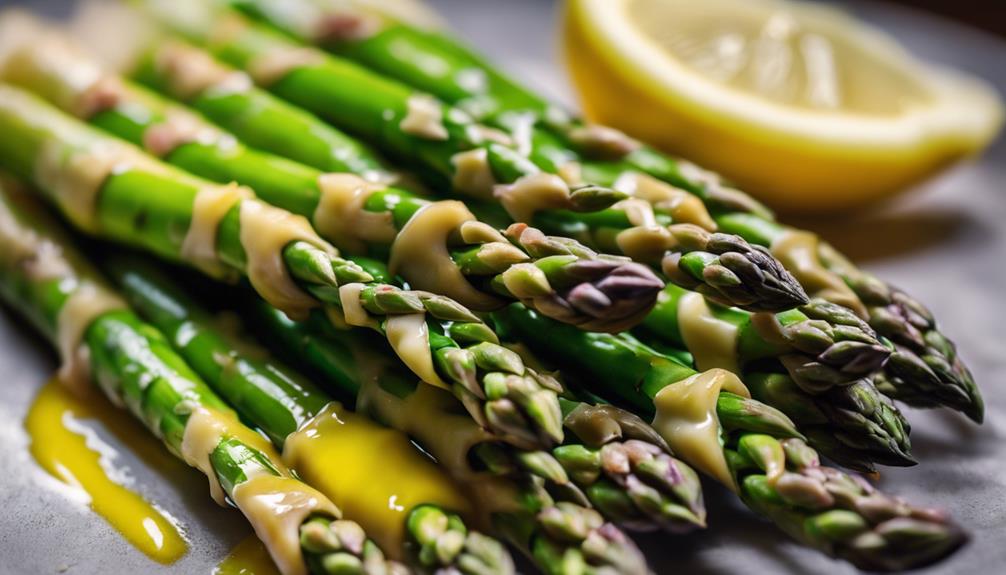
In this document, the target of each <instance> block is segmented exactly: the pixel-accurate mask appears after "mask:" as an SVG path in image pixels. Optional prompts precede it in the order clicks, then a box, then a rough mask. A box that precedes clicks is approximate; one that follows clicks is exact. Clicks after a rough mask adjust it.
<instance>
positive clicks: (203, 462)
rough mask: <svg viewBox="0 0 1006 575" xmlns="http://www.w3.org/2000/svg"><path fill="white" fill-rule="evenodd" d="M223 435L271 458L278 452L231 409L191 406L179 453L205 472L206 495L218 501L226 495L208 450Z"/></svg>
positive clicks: (224, 498)
mask: <svg viewBox="0 0 1006 575" xmlns="http://www.w3.org/2000/svg"><path fill="white" fill-rule="evenodd" d="M226 437H234V438H237V439H239V440H240V441H241V442H242V443H245V444H247V445H250V446H251V447H254V448H255V449H257V450H259V451H261V452H262V453H263V454H264V455H266V456H267V457H269V459H270V460H271V461H279V460H280V459H279V454H278V453H276V451H275V450H274V449H273V447H272V444H271V443H269V442H268V441H266V440H265V438H264V437H262V436H261V435H259V434H257V433H255V432H254V431H252V430H251V429H249V428H248V427H246V426H245V425H244V424H243V423H241V422H240V421H238V418H237V417H236V416H235V415H234V414H233V413H226V412H222V411H217V410H215V409H211V408H208V407H203V406H197V407H195V408H194V409H193V411H192V413H190V414H189V419H188V421H187V422H186V424H185V433H184V435H183V436H182V446H181V456H182V459H183V460H184V461H185V462H186V463H188V464H189V465H191V466H192V467H195V468H196V469H198V470H199V471H202V472H203V474H204V475H206V477H207V479H209V482H210V495H212V496H213V500H214V501H216V502H217V503H219V504H220V505H226V504H227V497H226V494H225V493H224V490H223V487H221V485H220V480H219V479H218V478H217V474H216V472H215V471H214V470H213V464H212V463H211V462H210V454H211V453H213V450H214V449H216V447H217V446H218V445H220V441H222V440H223V439H224V438H226Z"/></svg>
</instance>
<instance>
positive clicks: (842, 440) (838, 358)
mask: <svg viewBox="0 0 1006 575" xmlns="http://www.w3.org/2000/svg"><path fill="white" fill-rule="evenodd" d="M164 45H165V46H168V48H162V51H158V50H155V51H154V54H161V53H163V50H167V51H168V54H169V55H170V56H171V57H172V58H173V61H174V62H176V64H175V65H173V66H160V67H159V66H155V65H154V64H152V63H151V62H154V61H157V60H158V59H159V58H158V57H156V56H148V57H147V58H145V60H144V61H146V62H147V65H142V66H140V68H139V71H138V72H137V73H136V75H137V76H138V77H139V78H141V79H144V81H145V83H147V84H148V85H151V86H154V87H157V88H158V89H161V90H167V91H172V89H171V86H172V85H175V84H177V83H178V82H179V77H178V76H177V72H171V70H183V69H187V66H186V65H183V64H182V62H190V61H195V62H200V64H199V67H200V68H202V69H211V70H214V75H215V76H220V77H233V74H236V73H237V72H236V71H233V70H223V69H221V65H220V64H219V63H216V62H214V61H213V60H212V59H211V58H210V57H209V56H207V55H206V54H205V53H202V52H200V51H198V50H196V49H194V48H192V47H190V46H185V45H183V44H179V43H177V42H173V43H170V44H164ZM30 50H31V51H30V52H27V53H23V54H22V55H21V57H20V58H17V59H15V60H14V64H13V65H11V66H9V67H8V68H9V70H10V71H9V72H8V73H7V76H8V77H10V78H12V79H14V80H16V81H18V82H20V83H22V84H24V85H28V86H32V87H35V88H36V89H37V90H38V91H39V92H41V93H43V94H45V95H47V96H48V97H49V99H50V100H52V101H55V102H59V97H58V96H59V95H60V94H64V93H87V90H84V89H82V88H79V87H78V88H76V92H74V88H73V87H72V86H71V85H70V79H71V78H74V77H75V75H74V74H72V73H71V71H72V70H74V69H77V68H79V67H80V66H81V64H79V62H80V61H81V57H80V56H74V55H72V54H68V53H67V51H66V49H65V48H64V49H60V48H59V47H58V46H56V47H48V48H47V47H45V46H33V47H32V48H31V49H30ZM161 59H163V58H161ZM74 62H78V65H77V66H74V65H72V64H73V63H74ZM85 62H86V60H85ZM95 75H96V76H98V74H95ZM114 85H115V86H117V87H116V89H115V92H114V98H108V101H107V103H106V105H105V106H104V107H103V109H102V110H101V111H99V112H97V113H95V114H94V115H93V116H92V121H93V122H94V123H95V124H97V125H99V126H103V127H105V128H106V129H107V130H109V131H111V132H113V133H116V134H118V135H120V136H122V137H125V138H128V139H131V140H133V141H134V142H137V143H142V142H145V141H148V140H150V139H151V138H147V137H145V135H146V134H149V133H151V132H154V133H157V130H159V129H160V128H161V127H162V126H163V125H164V121H163V118H165V117H169V116H174V117H179V116H184V117H186V118H187V120H186V124H187V125H188V126H189V127H190V128H189V129H188V133H190V134H191V133H206V134H211V135H215V134H217V131H216V130H217V129H216V128H214V127H212V126H210V125H208V124H207V123H206V122H205V121H204V120H201V119H200V118H198V117H196V116H194V115H192V113H191V112H185V111H182V110H181V109H179V108H177V107H172V106H171V105H169V104H167V103H165V102H164V101H163V100H159V99H157V97H156V96H154V95H153V94H149V93H143V92H140V91H138V90H137V89H136V88H135V87H130V86H128V85H126V84H124V83H123V81H122V80H121V79H117V78H116V79H114ZM207 92H208V93H209V94H210V96H209V97H212V95H213V94H214V91H213V90H208V91H207ZM205 98H206V97H200V98H197V99H196V102H197V103H198V102H200V101H203V100H204V99H205ZM227 98H228V100H229V101H230V105H229V109H230V110H231V111H230V112H228V113H225V114H224V113H220V112H219V111H214V110H216V108H217V107H215V106H207V105H204V106H202V108H203V109H206V110H207V111H209V113H211V114H212V116H213V117H214V118H215V119H216V120H217V121H218V122H219V123H220V124H221V125H222V126H223V127H225V128H231V129H233V130H234V131H235V132H237V133H239V134H245V133H248V132H249V130H247V129H243V127H245V126H247V125H249V124H250V125H253V126H255V129H254V130H253V132H254V136H253V138H254V140H255V141H257V142H258V143H260V144H261V145H263V146H268V147H269V148H270V149H274V150H277V151H280V150H282V149H283V142H285V141H286V139H287V138H288V135H287V134H285V133H284V132H285V128H284V125H283V124H281V123H275V122H273V123H269V122H266V119H267V118H270V117H277V116H280V115H282V114H284V113H286V114H288V115H295V116H296V117H297V119H298V125H301V126H305V127H310V128H311V129H310V130H307V131H308V132H310V133H314V132H318V133H324V132H325V131H326V130H328V131H330V130H331V128H329V127H327V126H325V125H324V124H323V123H321V122H320V121H319V120H318V119H316V118H313V117H311V116H309V115H307V114H304V113H303V112H295V111H294V110H293V109H291V108H290V107H289V106H288V105H285V104H283V103H282V102H279V101H277V100H276V99H274V98H271V97H270V96H269V95H268V94H265V93H263V92H260V91H258V90H256V89H254V88H250V87H247V88H245V89H243V90H242V91H241V92H240V93H237V94H231V93H228V94H227ZM73 100H76V98H74V99H71V101H73ZM64 107H66V108H68V109H73V108H74V106H72V105H69V104H64ZM234 110H240V113H236V112H235V111H234ZM137 111H143V112H144V113H143V114H138V113H137ZM340 138H341V140H340V141H351V140H348V137H347V136H340ZM330 140H333V141H334V140H335V139H334V138H331V139H330ZM148 144H149V142H148ZM222 146H223V147H224V149H225V151H224V152H221V151H220V148H221V147H222ZM150 147H151V145H148V148H150ZM152 147H153V148H154V149H155V150H156V149H157V146H156V145H154V146H152ZM360 149H363V148H362V146H361V145H353V146H347V147H342V148H338V149H333V150H332V154H331V155H333V156H339V157H341V158H343V159H344V160H345V161H349V162H351V163H352V164H354V165H367V164H369V163H371V162H368V161H367V160H366V158H361V159H360V160H359V161H357V160H354V154H355V153H356V152H357V151H358V150H360ZM249 155H253V157H254V158H255V159H256V160H257V161H255V162H249V161H247V159H246V158H247V156H249ZM166 159H167V160H168V161H170V162H172V163H175V164H177V165H179V166H181V167H185V168H188V169H190V170H192V171H194V172H196V173H198V174H199V175H203V176H205V177H207V178H210V179H216V180H218V181H220V182H222V183H223V182H227V181H230V180H231V179H234V180H236V181H237V182H238V183H241V184H246V185H249V186H251V187H253V188H254V189H255V190H256V191H257V192H258V193H259V195H260V196H261V197H263V198H265V199H267V200H269V201H271V202H273V203H275V204H277V205H280V206H282V207H285V208H288V209H291V210H295V211H299V212H300V213H301V214H302V215H305V216H310V217H312V218H313V219H314V221H315V222H316V226H317V227H319V229H322V230H326V231H327V232H328V233H327V235H328V237H330V238H332V239H335V240H336V241H337V242H338V243H339V244H340V247H348V248H349V249H350V250H354V248H355V251H357V252H360V251H364V249H363V248H362V247H361V246H369V247H370V250H369V252H370V253H372V254H373V255H381V254H382V253H386V250H381V249H379V246H378V249H376V250H375V242H373V241H370V242H364V240H365V239H367V238H368V236H366V235H364V234H360V233H359V232H358V231H357V232H355V234H356V235H355V236H354V231H353V226H352V225H348V222H349V221H354V220H360V221H367V220H368V219H371V218H375V217H384V218H386V219H390V220H392V221H394V220H396V219H397V220H402V219H406V218H412V217H414V215H415V214H416V213H417V212H418V211H419V210H422V209H424V208H425V207H426V206H428V203H426V202H425V200H422V199H419V198H416V197H415V196H414V195H412V194H409V193H408V192H404V191H401V190H395V189H376V186H372V187H371V189H370V190H369V192H368V193H369V195H368V196H367V201H366V202H365V203H362V204H358V205H357V206H356V210H357V214H358V215H357V216H356V217H355V218H347V217H343V218H341V219H339V220H338V222H339V223H342V224H344V225H341V226H333V225H332V224H331V222H332V220H333V218H332V217H331V216H329V215H327V214H328V211H331V209H332V206H331V205H328V204H325V203H319V202H317V201H308V202H307V204H305V202H303V201H299V200H300V199H301V198H302V197H303V196H305V195H306V196H308V197H309V198H314V197H316V196H318V195H319V192H318V191H317V189H316V188H317V185H316V182H317V181H318V180H319V179H320V178H323V177H324V176H320V175H319V174H317V173H315V172H312V171H311V170H310V169H309V168H307V167H306V166H298V165H296V164H293V163H291V162H290V161H285V160H283V159H281V158H278V157H275V156H269V155H267V154H264V153H257V152H251V151H249V150H246V149H244V148H241V147H240V145H238V144H235V143H233V142H231V141H229V140H227V141H226V143H221V137H219V136H217V137H212V138H210V141H209V142H206V141H198V140H197V141H194V142H184V143H181V144H179V146H178V148H177V149H175V150H173V151H172V152H171V153H169V154H168V155H167V156H166ZM304 174H307V177H306V178H305V177H303V175H304ZM364 175H365V174H364ZM342 179H345V178H342ZM354 181H355V180H354ZM357 183H359V182H357ZM417 206H422V207H418V208H417ZM452 206H453V204H452ZM325 208H328V210H327V211H326V209H325ZM450 211H456V209H454V208H450ZM427 215H431V214H429V213H427ZM409 221H411V219H410V220H409ZM318 222H320V224H319V223H318ZM405 225H408V222H406V224H405ZM514 234H519V236H520V238H521V239H520V240H519V241H517V240H515V243H519V244H520V245H522V246H524V247H525V248H530V247H531V246H535V247H534V249H528V251H529V252H532V253H535V254H556V253H558V254H562V256H564V258H562V259H560V260H559V261H570V263H571V264H575V262H574V261H571V260H570V259H569V258H573V257H575V256H574V255H573V254H588V256H589V257H594V256H593V254H592V252H590V251H589V250H587V249H586V248H583V247H582V246H579V245H578V244H577V243H576V242H575V241H573V240H570V239H566V238H561V237H552V238H545V237H542V236H541V235H540V234H537V233H536V232H535V231H534V230H532V229H528V228H526V227H524V226H522V225H511V226H510V228H508V235H511V236H513V235H514ZM454 235H459V234H454ZM357 236H363V237H357ZM370 237H371V238H372V236H370ZM438 238H439V236H438ZM439 241H440V240H439V239H438V240H437V242H438V243H439ZM420 245H423V244H420ZM490 245H497V246H498V245H502V244H500V243H499V242H497V243H495V244H490ZM482 249H483V248H479V250H480V253H481V250H482ZM375 252H376V253H375ZM570 252H573V253H572V254H571V253H570ZM555 257H556V256H555V255H551V256H548V257H546V258H545V259H547V260H552V261H554V260H553V258H555ZM474 259H475V258H473V257H470V256H461V255H459V256H456V257H455V258H454V259H453V261H452V260H448V259H443V258H441V260H440V261H439V262H437V263H439V264H440V265H439V267H437V268H436V269H437V271H438V273H439V274H442V275H443V274H445V272H452V273H454V274H455V275H456V272H453V270H452V269H451V268H453V267H454V266H457V267H458V268H459V269H461V273H462V275H467V276H468V277H472V274H466V273H465V271H466V270H469V271H475V272H478V271H482V272H484V271H485V270H487V269H492V270H496V271H498V270H499V267H498V266H497V267H490V266H489V265H488V263H487V262H486V260H485V258H484V257H482V258H478V261H477V262H475V261H473V260H474ZM519 266H520V264H517V266H512V267H511V271H512V269H513V267H519ZM426 267H428V266H426ZM426 272H427V273H428V270H426ZM504 273H509V271H508V272H504ZM413 277H415V276H414V275H413V276H410V277H409V278H408V279H412V278H413ZM437 287H438V289H439V290H441V291H442V290H444V289H445V287H444V284H443V283H441V284H439V285H438V286H437ZM668 289H669V290H670V291H668V292H665V293H664V294H663V295H662V297H663V299H662V301H661V303H660V304H658V305H659V310H660V311H659V313H658V312H657V311H656V310H655V311H654V312H652V313H650V314H648V315H647V319H646V324H648V325H649V324H666V325H667V329H670V330H672V331H674V332H676V330H677V327H676V324H675V318H676V314H675V313H674V312H672V311H671V310H672V308H673V309H676V307H675V306H676V305H677V304H676V302H677V299H668V297H667V296H668V293H672V292H673V288H668ZM449 293H452V294H457V293H458V291H457V290H452V291H451V292H449ZM459 295H461V296H462V297H464V295H465V294H464V293H460V294H459ZM471 299H472V298H468V299H466V300H464V301H471ZM669 302H670V303H671V305H668V304H669ZM473 303H475V304H478V303H479V300H477V299H476V301H474V302H473ZM539 303H541V301H539ZM825 310H826V311H825ZM549 311H552V312H553V313H550V314H549V315H551V316H552V317H556V316H561V315H564V314H562V313H555V311H556V310H555V308H549ZM804 311H805V312H807V313H810V314H812V315H813V316H814V318H815V321H814V322H813V323H812V324H811V323H805V322H803V321H801V322H800V323H799V325H797V326H791V327H790V328H789V329H788V330H787V331H786V333H787V334H790V335H789V336H787V337H788V339H787V340H786V341H785V342H783V343H781V344H777V345H774V346H769V347H768V350H765V349H761V350H759V352H758V353H760V354H761V356H766V355H769V356H772V355H782V356H784V357H785V360H786V361H785V364H786V366H787V367H788V368H789V369H790V372H791V373H792V374H793V375H794V377H795V378H796V381H798V382H800V383H802V384H804V385H805V386H811V382H813V389H811V390H810V391H811V392H813V393H820V392H821V391H823V390H829V393H830V394H831V395H832V399H831V400H828V401H835V402H837V403H838V404H839V405H841V406H842V407H841V409H837V410H836V409H832V408H830V406H829V405H828V404H827V401H820V402H818V403H819V404H820V405H821V407H822V408H813V409H810V408H808V407H807V406H806V405H805V404H807V403H813V402H814V399H813V398H805V399H804V400H803V401H802V402H797V401H796V400H792V399H791V400H789V401H783V399H784V398H781V397H780V396H779V394H778V393H776V394H775V395H774V396H773V397H769V395H768V394H767V393H766V394H763V395H760V398H762V399H766V400H771V402H774V403H773V405H784V406H786V407H787V408H788V409H787V413H788V414H790V415H791V416H794V417H796V418H797V420H798V421H800V422H801V423H805V424H807V425H814V426H815V427H816V429H817V430H818V431H820V433H814V434H812V437H813V443H814V445H815V447H818V448H820V449H822V450H824V451H825V452H826V453H827V454H828V455H829V456H831V457H834V458H841V461H842V462H843V463H846V464H852V465H854V466H855V467H857V468H859V469H868V468H870V465H871V463H872V462H874V461H876V462H882V463H888V464H897V465H904V464H911V463H912V462H913V461H912V460H911V458H910V456H909V454H908V452H909V445H908V438H907V433H906V430H907V427H908V426H907V424H906V423H905V422H904V421H903V418H902V417H901V415H900V413H898V411H897V409H896V408H895V407H894V406H893V405H891V404H890V402H886V401H884V400H881V399H879V393H878V392H877V391H876V390H875V387H874V384H873V381H872V380H866V379H863V377H860V376H866V375H867V374H869V373H870V372H872V371H873V370H874V368H876V367H877V366H878V365H880V364H882V363H883V361H884V360H886V358H887V356H888V351H887V349H886V348H884V347H881V346H880V345H879V344H877V342H876V340H875V339H874V336H873V334H872V332H870V330H869V328H865V326H862V325H856V324H857V322H856V321H853V320H852V319H851V318H849V317H847V315H848V314H842V313H839V312H837V311H836V310H835V309H833V308H830V307H829V306H828V305H826V304H823V303H820V302H815V303H813V304H808V306H805V308H804ZM546 313H548V312H546ZM786 317H787V318H790V319H787V321H797V320H799V318H803V319H804V320H805V319H807V318H806V316H805V314H803V313H790V314H789V315H788V316H786ZM565 319H566V320H567V321H568V320H570V318H569V317H568V316H566V317H565ZM837 322H843V323H844V325H838V324H837ZM850 322H851V323H852V324H853V325H850ZM569 323H577V322H575V321H569ZM623 323H624V322H623ZM707 323H708V322H707ZM858 323H860V324H861V323H862V322H858ZM579 325H580V326H581V327H584V324H582V323H581V324H579ZM608 327H613V324H612V323H611V322H608ZM864 328H865V331H864ZM824 332H829V333H827V334H826V333H824ZM867 332H870V333H867ZM822 335H823V336H824V338H822V337H821V336H822ZM828 337H832V338H834V337H838V338H839V340H840V341H838V342H836V341H825V340H826V338H828ZM749 339H750V338H749ZM871 342H872V343H871ZM808 346H810V349H809V348H808ZM764 347H765V346H763V348H764ZM808 353H810V354H811V355H809V356H808V355H806V354H808ZM737 363H738V364H740V363H743V362H737ZM844 364H848V365H845V366H844V367H842V366H843V365H844ZM834 366H837V367H840V368H841V369H840V370H839V369H833V367H834ZM709 367H727V366H726V365H712V364H710V365H709ZM853 376H855V377H853ZM853 381H857V385H855V386H852V385H850V384H851V383H852V382H853ZM838 384H842V385H839V386H838V387H837V388H835V389H834V390H831V389H830V388H832V387H833V386H836V385H838ZM797 406H799V409H797ZM832 431H837V432H838V434H837V435H836V436H833V435H832V434H831V433H830V432H832ZM836 437H837V438H838V439H837V442H836V439H835V438H836ZM843 444H844V445H847V446H852V448H853V449H855V450H858V451H859V453H858V457H856V458H855V459H852V458H850V457H849V456H848V455H847V454H843V453H841V450H840V449H839V447H840V446H841V445H843Z"/></svg>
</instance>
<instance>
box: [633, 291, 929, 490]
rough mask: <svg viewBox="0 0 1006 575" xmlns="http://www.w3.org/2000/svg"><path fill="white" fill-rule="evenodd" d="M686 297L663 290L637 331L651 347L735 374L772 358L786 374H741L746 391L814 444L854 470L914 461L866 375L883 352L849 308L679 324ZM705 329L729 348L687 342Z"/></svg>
mask: <svg viewBox="0 0 1006 575" xmlns="http://www.w3.org/2000/svg"><path fill="white" fill-rule="evenodd" d="M687 297H688V295H687V293H686V292H684V291H683V290H682V289H681V288H678V287H675V286H668V287H666V288H665V289H664V291H663V293H662V295H661V298H660V301H659V303H658V304H657V306H656V307H655V308H654V310H653V312H651V313H650V315H649V316H648V317H647V320H646V322H645V323H644V324H643V325H642V326H641V328H640V329H639V330H638V335H639V336H640V337H641V338H642V339H643V340H644V341H648V342H651V343H654V344H655V345H657V346H658V347H660V346H671V347H674V348H684V349H691V350H693V351H694V352H695V353H694V356H695V363H696V365H697V366H698V367H699V369H709V368H712V367H724V368H727V369H730V370H731V371H734V372H736V373H738V374H742V373H746V372H747V371H748V370H749V369H752V367H753V369H755V370H757V369H758V366H759V365H763V364H764V363H765V362H766V360H769V359H778V360H780V361H781V363H782V365H783V366H784V367H785V368H786V370H787V372H788V373H789V377H782V376H779V377H774V378H772V379H770V380H759V381H758V384H755V383H753V382H752V378H751V377H748V378H747V379H748V380H749V383H751V385H750V388H751V392H752V394H753V396H754V397H755V398H756V399H758V400H759V401H763V402H765V403H767V404H769V405H771V406H773V407H776V408H778V409H780V410H782V411H783V412H784V413H785V414H786V415H788V416H789V417H791V418H792V419H793V420H794V421H795V422H796V423H797V424H798V425H799V426H800V429H801V431H803V432H804V433H805V434H807V435H808V437H809V438H810V444H811V445H812V446H813V447H814V448H815V449H817V450H818V451H820V452H822V453H823V454H824V455H825V456H826V457H829V458H831V459H832V460H834V461H836V462H838V463H840V464H842V465H845V466H847V467H851V468H854V469H857V470H860V471H869V470H872V463H874V462H876V463H881V464H885V465H914V464H915V461H914V460H913V459H912V458H911V456H910V449H911V447H910V442H909V439H908V432H909V429H910V428H909V425H908V422H907V421H906V420H905V418H904V416H903V415H902V414H901V412H900V411H899V410H898V408H897V407H896V406H895V405H894V404H893V403H892V402H891V400H890V399H888V398H887V397H885V396H883V395H882V394H881V393H880V392H879V391H878V389H877V386H876V385H875V381H874V376H873V375H872V374H873V372H875V370H876V369H877V368H878V367H879V366H880V365H881V364H882V363H883V362H884V361H885V360H886V359H887V358H888V356H889V354H890V351H889V350H888V348H887V347H885V346H884V345H882V344H881V343H880V341H879V340H878V339H877V338H876V335H875V334H874V333H873V330H872V329H870V327H869V326H868V325H867V324H866V322H864V321H863V320H861V319H859V318H858V317H856V315H855V314H853V313H852V312H851V311H849V310H847V309H845V308H843V307H841V306H838V305H835V304H831V303H828V302H824V301H820V300H817V301H813V302H811V303H810V304H808V305H806V306H803V307H801V308H800V309H794V310H790V311H787V312H783V313H780V314H776V315H775V316H772V315H769V314H749V313H746V312H743V311H740V310H736V309H727V308H718V309H717V308H713V309H710V314H711V315H710V317H709V318H707V319H706V320H704V321H702V322H700V323H699V324H698V325H695V324H689V325H688V327H687V328H686V327H683V326H682V322H681V321H679V320H680V318H679V309H680V308H681V306H682V302H683V301H685V299H684V298H687ZM711 328H725V329H724V331H725V333H729V334H730V336H729V337H730V341H731V345H730V349H729V350H724V351H720V352H714V353H710V352H709V350H704V349H701V347H699V348H696V347H695V346H703V345H705V346H708V342H705V341H704V340H702V339H701V337H702V336H703V334H704V333H705V330H707V329H711ZM696 338H698V340H697V341H696ZM689 342H691V344H692V347H691V348H689ZM749 375H750V374H749Z"/></svg>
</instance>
